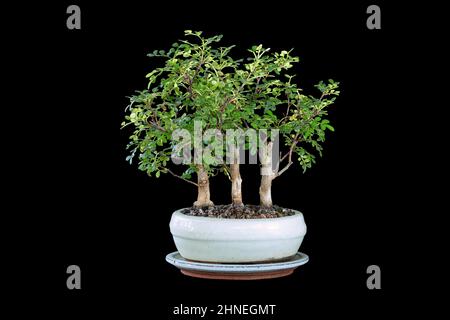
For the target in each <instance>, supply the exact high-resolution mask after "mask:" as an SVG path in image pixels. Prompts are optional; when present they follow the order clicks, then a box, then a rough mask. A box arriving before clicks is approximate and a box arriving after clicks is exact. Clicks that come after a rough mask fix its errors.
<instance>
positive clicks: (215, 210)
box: [181, 204, 295, 219]
mask: <svg viewBox="0 0 450 320" xmlns="http://www.w3.org/2000/svg"><path fill="white" fill-rule="evenodd" d="M181 213H183V214H185V215H188V216H197V217H211V218H225V219H267V218H280V217H287V216H292V215H294V214H295V211H294V210H291V209H286V208H282V207H279V206H273V207H272V208H264V207H261V206H255V205H243V206H233V205H231V204H229V205H215V206H211V207H207V208H194V207H192V208H187V209H183V210H182V211H181Z"/></svg>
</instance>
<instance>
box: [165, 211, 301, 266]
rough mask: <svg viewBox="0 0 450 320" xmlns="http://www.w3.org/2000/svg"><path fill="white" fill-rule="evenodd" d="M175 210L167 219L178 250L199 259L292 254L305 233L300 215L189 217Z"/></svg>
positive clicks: (242, 260) (241, 260) (227, 260)
mask: <svg viewBox="0 0 450 320" xmlns="http://www.w3.org/2000/svg"><path fill="white" fill-rule="evenodd" d="M181 210H183V209H180V210H177V211H175V212H174V213H173V214H172V219H171V220H170V232H171V233H172V236H173V240H174V242H175V246H176V247H177V249H178V252H179V253H180V254H181V256H182V257H183V258H185V259H189V260H194V261H203V262H222V263H245V262H269V261H276V260H280V259H284V258H287V257H290V256H293V255H294V254H296V253H297V252H298V249H299V248H300V245H301V243H302V241H303V237H304V236H305V234H306V224H305V221H304V219H303V214H302V213H301V212H299V211H295V212H296V213H295V214H294V215H292V216H287V217H281V218H267V219H224V218H210V217H196V216H189V215H185V214H183V213H181Z"/></svg>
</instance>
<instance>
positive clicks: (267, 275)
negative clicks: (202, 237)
mask: <svg viewBox="0 0 450 320" xmlns="http://www.w3.org/2000/svg"><path fill="white" fill-rule="evenodd" d="M294 270H295V268H292V269H287V270H280V271H269V272H259V273H225V272H204V271H195V270H183V269H181V270H180V271H181V273H182V274H184V275H187V276H190V277H194V278H202V279H214V280H262V279H274V278H281V277H285V276H288V275H290V274H292V273H293V272H294Z"/></svg>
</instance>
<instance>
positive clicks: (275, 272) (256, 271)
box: [166, 251, 309, 280]
mask: <svg viewBox="0 0 450 320" xmlns="http://www.w3.org/2000/svg"><path fill="white" fill-rule="evenodd" d="M308 260H309V258H308V256H307V255H306V254H304V253H301V252H298V253H297V254H295V255H294V256H292V257H290V258H288V259H286V260H283V261H279V262H269V263H259V264H257V263H249V264H244V263H238V264H230V263H227V264H225V263H207V262H197V261H191V260H187V259H184V258H183V257H182V256H181V255H180V254H179V253H178V251H175V252H173V253H170V254H168V255H167V256H166V261H167V262H168V263H170V264H172V265H174V266H175V267H177V268H178V269H180V271H181V273H183V274H184V275H187V276H190V277H195V278H203V279H220V280H260V279H273V278H280V277H285V276H288V275H290V274H292V273H293V272H294V270H295V269H296V268H297V267H299V266H301V265H304V264H305V263H307V262H308Z"/></svg>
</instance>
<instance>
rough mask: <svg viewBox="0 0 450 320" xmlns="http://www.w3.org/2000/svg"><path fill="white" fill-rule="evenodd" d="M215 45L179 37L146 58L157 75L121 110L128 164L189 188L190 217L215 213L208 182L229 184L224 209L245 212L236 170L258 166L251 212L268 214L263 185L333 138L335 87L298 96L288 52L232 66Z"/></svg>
mask: <svg viewBox="0 0 450 320" xmlns="http://www.w3.org/2000/svg"><path fill="white" fill-rule="evenodd" d="M221 39H222V36H221V35H216V36H211V37H205V36H203V33H202V32H194V31H190V30H187V31H185V37H184V39H183V40H179V41H178V42H175V43H173V44H172V46H171V48H169V49H168V50H165V51H164V50H155V51H154V52H152V53H150V54H149V55H148V56H149V57H151V58H152V59H156V61H154V62H155V64H156V65H160V67H157V68H155V69H153V70H149V71H150V72H149V73H148V74H147V75H146V78H147V79H148V86H147V88H144V89H142V90H140V91H136V93H135V94H134V95H133V96H131V97H130V104H129V105H128V106H127V108H126V115H125V120H124V122H123V123H122V127H127V130H129V132H130V133H131V135H130V137H129V144H128V146H127V148H128V150H129V156H128V157H127V161H129V162H130V163H133V164H134V163H137V165H138V168H139V169H140V170H142V171H144V172H146V173H147V174H148V175H149V176H151V177H155V178H159V177H160V176H161V175H162V174H169V175H171V176H173V177H176V178H178V179H181V180H183V181H185V182H186V183H187V184H190V185H192V186H194V187H196V188H197V199H196V200H195V202H194V203H193V207H192V208H191V210H200V209H202V210H208V208H209V210H211V209H212V208H213V207H216V206H214V203H213V200H214V195H211V193H210V183H211V182H210V178H211V177H213V176H217V175H219V176H224V178H227V179H229V181H230V189H229V192H230V201H231V204H229V205H227V207H228V208H231V209H232V210H239V208H244V207H247V205H244V203H245V199H243V197H242V187H243V186H244V187H245V181H244V182H243V181H242V178H241V174H240V170H241V166H244V165H259V166H260V176H259V177H255V179H258V180H260V186H259V197H260V203H259V206H258V205H256V204H255V206H253V208H258V210H263V211H264V210H265V212H271V210H274V209H273V208H274V204H273V201H272V195H271V190H272V182H273V181H274V180H275V179H277V178H278V177H279V176H281V175H282V174H285V172H287V170H288V169H291V167H293V168H295V167H296V166H298V167H301V168H302V170H303V171H305V170H307V169H309V168H311V166H312V165H314V163H315V162H316V157H318V156H321V154H322V144H323V142H324V141H325V136H326V133H327V132H328V131H334V129H333V127H332V126H331V124H330V121H329V120H328V119H327V116H328V109H329V107H330V106H331V105H332V104H333V103H334V101H335V98H336V96H338V95H339V88H338V86H339V83H338V82H335V81H333V80H328V81H326V82H322V81H321V82H319V83H318V84H317V85H315V88H312V90H310V91H313V92H314V91H315V92H316V93H317V94H315V95H309V94H305V93H304V92H303V90H302V89H301V88H300V87H299V86H298V84H297V81H296V80H297V78H296V77H295V74H294V73H293V72H292V70H293V66H294V64H296V63H298V62H299V58H298V57H296V56H294V55H293V52H292V50H290V51H285V50H283V51H280V52H272V51H271V50H270V49H269V48H265V47H263V46H262V45H255V46H253V47H251V48H249V49H248V50H247V51H246V52H247V54H246V55H244V56H243V57H242V58H239V59H236V58H235V57H233V48H234V46H221V45H220V43H221ZM239 49H240V50H243V49H242V48H239ZM244 49H245V48H244ZM234 50H236V48H235V49H234ZM130 128H132V129H130ZM249 192H252V191H251V190H249ZM254 192H258V190H255V191H254ZM193 200H194V199H193ZM250 207H251V206H250ZM275 217H276V216H275Z"/></svg>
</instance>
